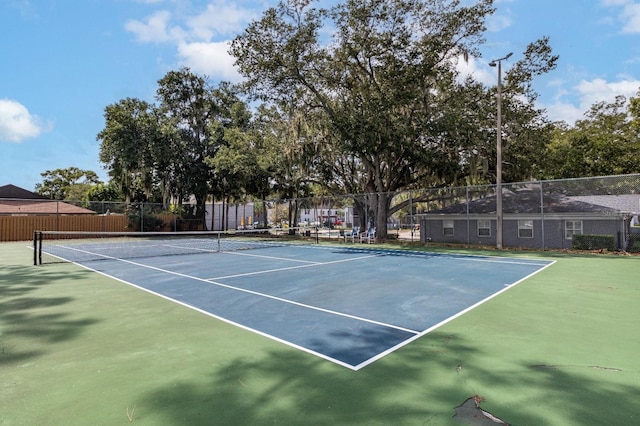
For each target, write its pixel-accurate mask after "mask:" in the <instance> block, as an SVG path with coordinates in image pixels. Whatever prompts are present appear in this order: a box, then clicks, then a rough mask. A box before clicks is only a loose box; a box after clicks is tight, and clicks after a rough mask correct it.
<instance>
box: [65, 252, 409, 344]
mask: <svg viewBox="0 0 640 426" xmlns="http://www.w3.org/2000/svg"><path fill="white" fill-rule="evenodd" d="M78 251H83V250H78ZM91 254H94V253H91ZM100 256H102V257H104V258H105V259H112V260H118V261H120V262H124V263H129V264H131V265H135V266H139V267H142V268H147V269H152V270H154V271H159V272H164V273H167V274H171V275H176V276H179V277H183V278H189V279H192V280H196V281H202V282H205V283H207V284H213V285H216V286H218V287H223V288H227V289H230V290H235V291H239V292H242V293H248V294H252V295H254V296H260V297H264V298H267V299H272V300H276V301H278V302H284V303H289V304H291V305H296V306H300V307H303V308H307V309H312V310H315V311H319V312H324V313H327V314H332V315H337V316H341V317H345V318H350V319H355V320H358V321H363V322H367V323H369V324H376V325H380V326H382V327H388V328H393V329H395V330H400V331H405V332H407V333H412V334H418V333H420V331H417V330H411V329H408V328H404V327H400V326H397V325H392V324H386V323H383V322H380V321H375V320H371V319H368V318H363V317H359V316H356V315H350V314H347V313H344V312H338V311H333V310H331V309H325V308H320V307H318V306H313V305H307V304H305V303H300V302H296V301H294V300H289V299H284V298H282V297H277V296H272V295H270V294H266V293H260V292H258V291H253V290H247V289H244V288H240V287H234V286H232V285H227V284H223V283H220V282H216V281H211V280H208V279H205V278H198V277H194V276H192V275H187V274H183V273H181V272H175V271H169V270H167V269H162V268H158V267H156V266H150V265H145V264H143V263H138V262H134V261H131V260H127V259H119V258H117V257H112V256H107V255H100ZM366 257H375V256H366ZM366 257H360V258H355V259H346V260H345V259H342V260H338V261H335V262H326V263H323V265H326V264H330V263H339V262H346V261H350V260H357V259H364V258H366ZM306 266H318V265H303V266H301V267H306Z"/></svg>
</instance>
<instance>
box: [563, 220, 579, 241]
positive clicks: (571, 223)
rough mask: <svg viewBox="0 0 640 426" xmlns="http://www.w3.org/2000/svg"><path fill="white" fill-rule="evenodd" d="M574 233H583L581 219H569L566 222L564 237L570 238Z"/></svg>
mask: <svg viewBox="0 0 640 426" xmlns="http://www.w3.org/2000/svg"><path fill="white" fill-rule="evenodd" d="M574 234H582V221H581V220H567V221H565V222H564V237H565V238H566V239H568V240H570V239H571V238H572V237H573V235H574Z"/></svg>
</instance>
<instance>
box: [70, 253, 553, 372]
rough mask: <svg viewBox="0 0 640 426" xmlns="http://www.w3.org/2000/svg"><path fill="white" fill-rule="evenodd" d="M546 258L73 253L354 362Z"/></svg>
mask: <svg viewBox="0 0 640 426" xmlns="http://www.w3.org/2000/svg"><path fill="white" fill-rule="evenodd" d="M551 263H552V262H547V261H542V260H533V259H521V258H517V259H516V258H502V257H482V256H463V255H447V254H435V253H419V252H405V251H400V250H398V251H383V250H375V249H374V250H370V249H368V248H365V247H359V246H357V245H356V246H353V245H343V246H322V245H315V246H295V245H294V246H286V245H283V246H276V247H271V248H265V249H254V250H240V251H233V252H220V253H200V254H190V255H180V256H159V257H152V258H139V259H130V260H125V259H115V258H112V259H103V260H100V261H88V262H81V264H82V265H83V266H85V267H87V268H89V269H92V270H96V271H99V272H101V273H103V274H105V275H108V276H111V277H114V278H116V279H119V280H121V281H124V282H126V283H129V284H131V285H134V286H136V287H139V288H141V289H144V290H146V291H149V292H152V293H154V294H157V295H159V296H162V297H165V298H168V299H170V300H173V301H176V302H178V303H181V304H183V305H185V306H188V307H191V308H194V309H197V310H199V311H201V312H203V313H206V314H208V315H211V316H214V317H216V318H219V319H222V320H224V321H227V322H230V323H232V324H235V325H238V326H240V327H243V328H246V329H248V330H252V331H254V332H257V333H260V334H262V335H264V336H267V337H269V338H272V339H275V340H278V341H281V342H283V343H285V344H288V345H291V346H294V347H296V348H299V349H301V350H304V351H306V352H309V353H312V354H315V355H317V356H320V357H322V358H325V359H327V360H330V361H332V362H335V363H337V364H340V365H342V366H345V367H348V368H351V369H353V370H358V369H360V368H362V367H364V366H366V365H368V364H370V363H372V362H373V361H375V360H377V359H379V358H380V357H382V356H384V355H386V354H388V353H390V352H391V351H393V350H395V349H397V348H399V347H401V346H403V345H405V344H407V343H409V342H410V341H412V340H414V339H416V338H418V337H420V336H422V335H424V334H426V333H427V332H429V331H431V330H433V329H435V328H436V327H438V326H439V325H442V324H443V323H445V322H447V321H449V320H451V319H452V318H455V317H456V316H459V315H460V314H462V313H464V312H466V311H467V310H469V309H471V308H473V307H474V306H476V305H478V304H479V303H481V302H483V301H486V300H488V299H490V298H492V297H494V296H495V295H497V294H499V293H501V292H502V291H504V290H506V289H508V288H509V287H510V286H513V285H514V284H517V283H519V282H520V281H522V280H523V279H524V278H526V277H528V276H530V275H532V274H534V273H536V272H538V271H540V270H541V269H543V268H545V267H546V266H548V265H550V264H551Z"/></svg>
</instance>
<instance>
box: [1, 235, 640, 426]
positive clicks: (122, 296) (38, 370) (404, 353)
mask: <svg viewBox="0 0 640 426" xmlns="http://www.w3.org/2000/svg"><path fill="white" fill-rule="evenodd" d="M464 252H465V253H469V252H471V253H477V254H483V253H486V252H482V251H473V250H465V251H464ZM491 254H493V255H496V254H498V253H497V252H491ZM500 254H502V253H500ZM504 255H526V256H528V257H536V256H539V257H544V258H549V257H551V258H553V259H554V260H557V263H556V264H554V265H553V266H551V267H549V268H547V269H545V270H544V271H542V272H541V273H539V274H537V275H535V276H533V277H532V278H530V279H528V280H526V281H525V282H523V283H521V284H519V285H518V286H516V287H514V288H512V289H510V290H509V291H507V292H505V293H503V294H502V295H500V296H499V297H497V298H494V299H492V300H490V301H489V302H487V303H485V304H484V305H482V306H480V307H478V308H476V309H474V310H473V311H471V312H469V313H467V314H465V315H463V316H462V317H460V318H458V319H456V320H454V321H452V322H449V323H447V324H446V325H445V326H443V327H441V328H440V329H438V330H436V331H435V332H433V333H430V334H429V335H427V336H425V337H423V338H421V339H419V340H417V341H415V342H413V343H411V344H409V345H407V346H405V347H403V348H402V349H400V350H398V351H396V352H394V353H392V354H390V355H388V356H386V357H384V358H383V359H381V360H379V361H377V362H375V363H373V364H371V365H369V366H367V367H365V368H364V369H362V370H360V371H358V372H354V371H351V370H349V369H346V368H343V367H340V366H338V365H335V364H333V363H330V362H327V361H324V360H322V359H320V358H317V357H315V356H312V355H309V354H306V353H303V352H300V351H297V350H295V349H293V348H290V347H288V346H286V345H283V344H280V343H278V342H275V341H273V340H270V339H267V338H264V337H262V336H259V335H256V334H254V333H251V332H249V331H246V330H243V329H240V328H237V327H234V326H232V325H229V324H226V323H224V322H221V321H217V320H215V319H213V318H211V317H209V316H205V315H203V314H201V313H198V312H196V311H193V310H190V309H187V308H185V307H183V306H181V305H178V304H175V303H172V302H170V301H168V300H164V299H162V298H159V297H156V296H153V295H151V294H148V293H146V292H143V291H141V290H137V289H136V288H133V287H130V286H127V285H125V284H123V283H121V282H118V281H115V280H112V279H110V278H107V277H104V276H102V275H99V274H96V273H93V272H90V271H87V270H84V269H82V268H79V267H76V266H74V265H69V264H56V265H47V266H40V267H35V266H32V265H31V259H32V254H31V251H30V249H29V248H28V247H27V243H3V244H0V425H2V426H9V425H34V424H47V425H89V424H91V425H120V424H122V425H129V424H135V425H154V426H157V425H160V426H161V425H211V424H220V425H266V424H313V425H336V424H350V425H389V424H394V425H449V424H452V425H458V424H461V423H459V422H457V421H456V420H455V419H453V415H454V414H455V411H454V409H455V407H458V406H460V405H461V404H463V403H464V402H465V400H467V399H468V398H470V397H472V396H474V395H475V396H477V397H478V398H479V400H481V401H482V403H481V407H482V408H483V409H484V410H486V411H488V412H490V413H492V414H493V415H495V416H497V417H499V418H501V419H503V420H504V421H506V422H508V423H511V424H516V425H559V424H563V425H570V424H580V425H602V424H633V423H637V422H638V421H639V419H638V417H639V416H640V414H639V413H638V411H637V396H638V395H640V357H639V356H638V353H640V332H639V331H638V323H639V320H640V313H639V312H640V309H638V305H639V302H640V284H639V280H638V277H640V257H625V256H614V255H576V254H571V253H507V252H504ZM389 285H390V286H392V285H393V283H389Z"/></svg>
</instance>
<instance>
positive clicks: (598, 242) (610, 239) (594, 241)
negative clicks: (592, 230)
mask: <svg viewBox="0 0 640 426" xmlns="http://www.w3.org/2000/svg"><path fill="white" fill-rule="evenodd" d="M573 249H574V250H611V251H613V250H615V249H616V238H615V236H613V235H585V234H575V235H574V236H573Z"/></svg>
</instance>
